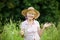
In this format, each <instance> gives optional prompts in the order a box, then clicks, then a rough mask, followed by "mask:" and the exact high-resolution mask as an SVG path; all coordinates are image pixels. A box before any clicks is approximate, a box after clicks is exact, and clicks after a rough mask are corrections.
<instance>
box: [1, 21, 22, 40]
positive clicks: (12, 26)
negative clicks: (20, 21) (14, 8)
mask: <svg viewBox="0 0 60 40" xmlns="http://www.w3.org/2000/svg"><path fill="white" fill-rule="evenodd" d="M22 39H23V38H21V36H20V33H19V30H18V29H17V27H16V23H13V22H12V21H10V23H8V24H5V25H4V30H3V33H2V34H1V40H22Z"/></svg>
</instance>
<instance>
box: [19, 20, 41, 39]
mask: <svg viewBox="0 0 60 40" xmlns="http://www.w3.org/2000/svg"><path fill="white" fill-rule="evenodd" d="M20 28H21V29H22V30H24V35H25V37H24V40H34V39H35V40H40V37H39V35H38V32H37V31H38V28H40V25H39V22H38V21H37V20H34V23H33V24H32V25H29V24H28V22H27V20H25V21H24V22H22V23H21V25H20Z"/></svg>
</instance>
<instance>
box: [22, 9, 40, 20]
mask: <svg viewBox="0 0 60 40" xmlns="http://www.w3.org/2000/svg"><path fill="white" fill-rule="evenodd" d="M32 10H33V9H32ZM28 11H29V10H28V9H24V10H22V15H23V16H24V17H25V16H26V14H27V12H28ZM33 11H34V12H35V13H36V14H35V17H34V18H35V19H37V18H38V17H39V16H40V13H39V11H37V10H35V9H34V10H33Z"/></svg>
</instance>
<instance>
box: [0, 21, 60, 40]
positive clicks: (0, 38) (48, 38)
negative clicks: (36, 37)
mask: <svg viewBox="0 0 60 40" xmlns="http://www.w3.org/2000/svg"><path fill="white" fill-rule="evenodd" d="M19 24H20V23H19ZM19 24H18V26H19ZM19 32H20V29H18V27H17V23H13V22H12V21H11V22H10V23H8V24H5V25H4V29H3V32H2V34H0V40H23V39H24V38H22V37H21V35H20V33H19ZM41 40H60V23H59V24H58V26H57V27H55V25H54V24H53V25H51V27H49V28H46V29H45V30H44V33H43V35H42V36H41Z"/></svg>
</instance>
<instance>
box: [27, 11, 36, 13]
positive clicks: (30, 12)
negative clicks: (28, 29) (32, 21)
mask: <svg viewBox="0 0 60 40" xmlns="http://www.w3.org/2000/svg"><path fill="white" fill-rule="evenodd" d="M27 13H30V14H36V13H35V12H34V11H28V12H27Z"/></svg>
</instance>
